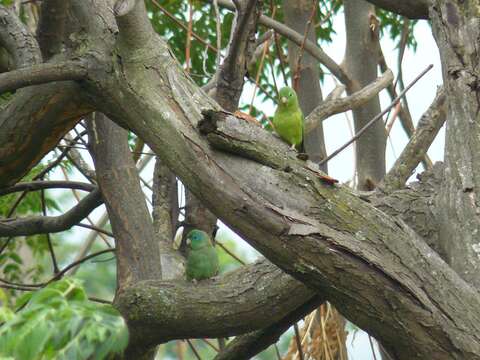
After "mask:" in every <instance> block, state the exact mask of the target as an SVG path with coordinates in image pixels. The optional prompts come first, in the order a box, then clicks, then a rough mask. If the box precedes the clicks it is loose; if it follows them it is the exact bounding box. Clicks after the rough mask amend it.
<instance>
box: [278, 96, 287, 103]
mask: <svg viewBox="0 0 480 360" xmlns="http://www.w3.org/2000/svg"><path fill="white" fill-rule="evenodd" d="M280 102H281V103H282V104H286V103H287V98H286V97H285V96H282V98H281V99H280Z"/></svg>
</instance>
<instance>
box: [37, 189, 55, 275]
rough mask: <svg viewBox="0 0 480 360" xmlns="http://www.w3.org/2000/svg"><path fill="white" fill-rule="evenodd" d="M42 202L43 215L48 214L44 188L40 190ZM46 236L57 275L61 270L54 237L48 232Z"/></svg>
mask: <svg viewBox="0 0 480 360" xmlns="http://www.w3.org/2000/svg"><path fill="white" fill-rule="evenodd" d="M40 202H41V205H42V215H43V216H47V206H46V204H45V190H43V189H42V190H41V191H40ZM45 236H46V238H47V244H48V251H49V252H50V257H51V258H52V265H53V273H54V274H55V275H56V274H58V273H59V272H60V269H59V268H58V263H57V257H56V256H55V250H54V249H53V245H52V239H51V238H50V234H49V233H46V234H45Z"/></svg>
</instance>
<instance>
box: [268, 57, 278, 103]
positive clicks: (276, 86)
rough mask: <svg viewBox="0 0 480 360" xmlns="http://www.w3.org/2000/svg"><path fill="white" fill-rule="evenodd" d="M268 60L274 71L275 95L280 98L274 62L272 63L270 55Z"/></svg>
mask: <svg viewBox="0 0 480 360" xmlns="http://www.w3.org/2000/svg"><path fill="white" fill-rule="evenodd" d="M267 59H268V63H269V64H270V69H271V70H272V79H273V88H274V89H275V94H276V96H277V98H278V97H279V93H278V85H277V79H276V76H275V68H274V66H273V61H272V58H271V57H270V55H269V56H268V57H267Z"/></svg>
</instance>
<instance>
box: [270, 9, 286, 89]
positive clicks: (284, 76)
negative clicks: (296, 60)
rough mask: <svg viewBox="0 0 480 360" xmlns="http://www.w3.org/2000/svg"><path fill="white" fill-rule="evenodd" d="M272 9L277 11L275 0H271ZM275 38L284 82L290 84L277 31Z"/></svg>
mask: <svg viewBox="0 0 480 360" xmlns="http://www.w3.org/2000/svg"><path fill="white" fill-rule="evenodd" d="M270 11H271V12H272V14H273V12H274V11H275V4H274V3H273V0H270ZM272 19H275V18H274V17H273V16H272ZM273 40H274V42H275V51H276V52H277V58H278V60H279V61H280V71H281V72H282V75H283V82H284V84H285V86H288V82H287V75H286V71H285V64H284V62H283V60H284V57H283V52H282V46H281V44H280V39H279V36H278V34H277V32H276V31H275V32H274V34H273Z"/></svg>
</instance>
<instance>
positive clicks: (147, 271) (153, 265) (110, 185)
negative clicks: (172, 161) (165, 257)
mask: <svg viewBox="0 0 480 360" xmlns="http://www.w3.org/2000/svg"><path fill="white" fill-rule="evenodd" d="M127 16H129V15H127ZM88 128H89V129H88V130H89V145H90V147H91V149H92V155H93V158H94V162H95V169H96V174H97V181H98V184H99V186H100V188H101V190H102V194H103V197H104V200H105V205H106V207H107V211H108V216H109V218H110V223H111V225H112V232H113V234H114V236H115V244H116V245H115V247H116V249H117V250H116V251H117V284H118V287H120V288H121V287H123V286H126V285H127V284H129V283H131V282H137V281H139V280H145V279H155V278H161V262H160V251H159V246H158V245H159V244H158V241H157V239H156V237H155V234H154V231H153V224H152V220H151V218H150V214H149V212H148V209H147V204H146V203H145V196H144V194H143V191H142V189H141V187H140V178H139V176H138V172H137V168H136V165H135V162H134V161H133V157H132V154H131V152H130V148H129V146H128V132H127V131H126V130H124V129H122V128H120V127H119V126H118V125H116V124H114V123H113V122H111V121H110V120H109V119H108V118H106V117H105V116H104V115H103V114H100V113H96V114H95V116H94V117H93V118H92V120H91V121H89V124H88Z"/></svg>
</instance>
